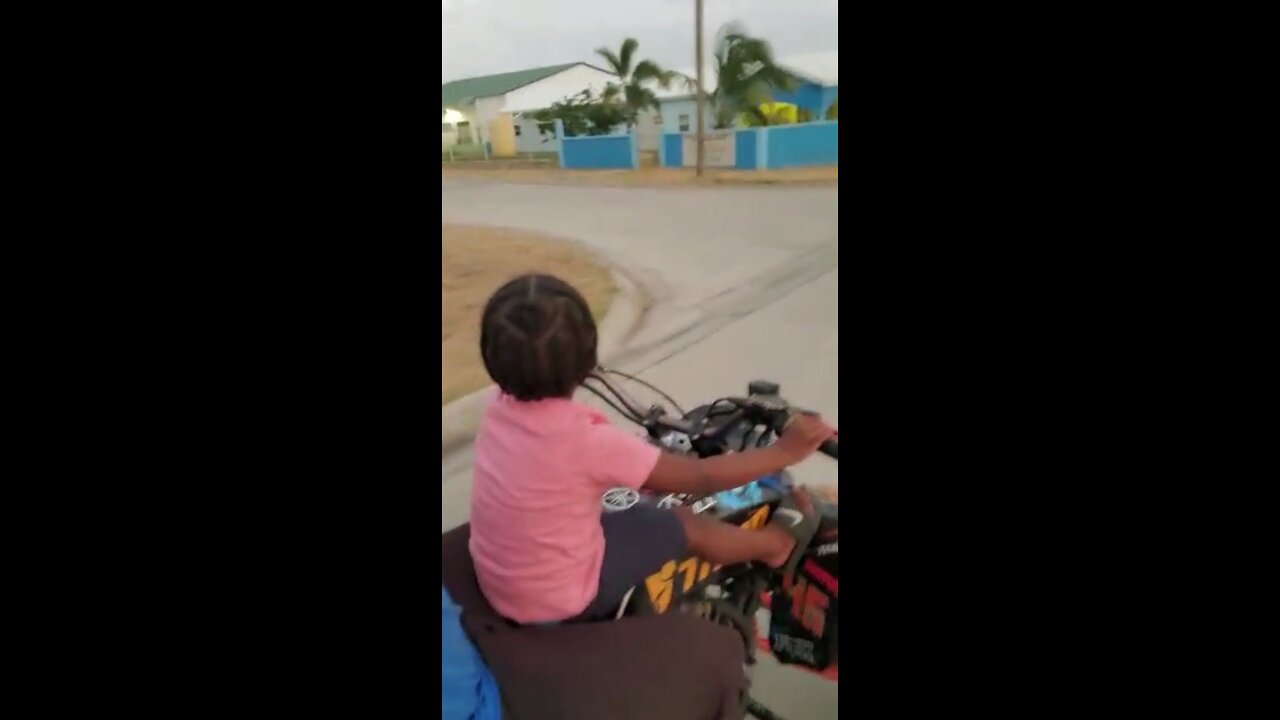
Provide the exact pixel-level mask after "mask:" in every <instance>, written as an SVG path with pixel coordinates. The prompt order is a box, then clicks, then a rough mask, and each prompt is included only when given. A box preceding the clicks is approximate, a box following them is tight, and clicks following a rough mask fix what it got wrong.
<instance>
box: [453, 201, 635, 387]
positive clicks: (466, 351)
mask: <svg viewBox="0 0 1280 720" xmlns="http://www.w3.org/2000/svg"><path fill="white" fill-rule="evenodd" d="M526 272H544V273H548V274H551V275H555V276H557V277H560V278H562V279H564V280H565V281H566V282H568V283H569V284H571V285H573V286H574V287H576V288H577V289H578V291H579V292H581V293H582V295H583V297H585V298H586V299H587V303H588V304H590V306H591V311H592V314H594V315H595V318H596V322H599V321H600V320H601V319H602V318H603V317H604V314H605V311H607V310H608V309H609V301H610V300H611V299H612V298H613V293H614V287H613V280H612V278H611V277H610V273H609V270H608V269H607V268H605V267H604V266H603V265H601V264H600V262H599V260H598V259H597V258H596V257H595V256H594V255H592V254H591V252H589V251H588V250H586V249H585V248H582V247H580V246H578V245H575V244H573V243H570V242H566V241H564V240H557V239H555V238H549V237H545V236H540V235H536V234H533V233H527V232H523V231H518V230H507V229H504V228H491V227H477V226H467V225H444V226H443V228H442V234H441V241H440V367H441V374H440V404H441V405H447V404H448V403H449V402H450V401H451V400H456V399H457V398H460V397H462V396H464V395H466V394H468V393H470V392H473V391H475V390H478V389H480V388H482V387H484V386H485V385H488V384H489V382H490V380H489V376H488V374H487V373H485V370H484V364H483V363H482V362H481V361H480V314H481V312H482V311H483V310H484V304H485V302H486V301H487V300H488V299H489V296H490V295H492V294H493V291H495V290H497V289H498V288H499V287H500V286H501V285H502V284H503V283H504V282H506V281H507V280H510V279H511V278H513V277H515V276H517V275H521V274H523V273H526Z"/></svg>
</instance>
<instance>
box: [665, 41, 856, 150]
mask: <svg viewBox="0 0 1280 720" xmlns="http://www.w3.org/2000/svg"><path fill="white" fill-rule="evenodd" d="M778 64H779V65H781V66H782V67H785V68H786V69H788V70H790V71H791V72H792V73H793V74H794V75H796V76H797V77H799V78H800V79H801V80H802V82H801V83H800V84H799V85H797V86H796V87H793V88H791V90H789V91H785V90H776V91H774V93H773V100H774V102H784V103H791V104H792V105H795V106H796V107H798V108H804V109H805V110H808V111H809V115H810V117H811V118H812V119H814V120H822V119H823V118H824V117H825V116H826V112H827V109H828V108H830V107H831V104H832V103H833V102H835V101H836V98H837V97H838V95H839V92H840V84H839V53H838V52H830V53H811V54H807V55H796V56H790V57H787V58H783V59H781V60H779V61H778ZM691 72H692V71H686V73H685V74H686V75H687V74H690V73H691ZM704 77H705V78H707V80H706V81H705V82H707V83H708V85H710V86H711V87H714V85H711V84H712V83H714V82H715V75H714V73H711V72H709V71H704ZM709 89H710V88H709ZM664 95H666V97H663V96H664ZM658 97H659V99H660V100H659V101H660V103H661V106H662V107H661V111H660V113H661V125H662V129H663V131H664V132H692V131H693V129H694V127H693V126H694V123H695V120H694V118H696V117H697V104H696V103H695V102H694V96H693V95H692V94H691V93H687V92H678V91H676V92H671V91H669V92H666V93H664V92H662V91H659V92H658ZM704 110H705V111H706V117H705V118H704V123H703V124H704V128H705V129H707V130H710V129H712V128H713V127H714V122H715V118H714V117H713V116H712V113H711V110H710V108H704ZM655 120H656V118H655Z"/></svg>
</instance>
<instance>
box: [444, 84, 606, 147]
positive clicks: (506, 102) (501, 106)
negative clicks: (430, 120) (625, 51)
mask: <svg viewBox="0 0 1280 720" xmlns="http://www.w3.org/2000/svg"><path fill="white" fill-rule="evenodd" d="M617 79H618V78H617V76H616V75H614V74H613V73H610V72H608V71H605V70H601V69H600V68H598V67H595V66H594V65H588V64H587V63H583V62H577V63H568V64H565V65H551V66H548V67H541V68H533V69H531V70H520V71H518V72H509V73H501V74H498V75H485V76H483V77H474V78H467V79H465V80H454V81H452V82H447V83H444V84H443V85H441V86H440V110H441V126H440V142H441V146H442V147H449V146H450V145H452V144H454V143H483V142H488V139H489V137H488V136H489V121H490V120H492V119H493V118H495V117H497V115H498V113H499V112H510V113H511V114H512V116H513V117H514V118H515V128H516V149H517V150H518V151H520V152H539V151H553V150H555V149H556V145H555V142H554V141H549V142H548V141H547V140H548V138H546V137H542V136H540V135H539V133H538V129H537V125H536V123H534V122H533V121H532V120H531V119H530V118H528V117H521V113H525V112H532V111H535V110H541V109H543V108H546V107H550V106H551V104H552V103H554V102H557V101H560V100H564V99H565V98H567V97H571V96H573V95H577V94H578V93H580V92H582V91H583V90H590V91H591V92H592V94H593V95H598V94H599V93H601V92H603V91H604V88H605V86H606V85H608V84H609V83H610V82H616V81H617Z"/></svg>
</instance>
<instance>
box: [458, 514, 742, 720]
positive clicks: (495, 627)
mask: <svg viewBox="0 0 1280 720" xmlns="http://www.w3.org/2000/svg"><path fill="white" fill-rule="evenodd" d="M470 537H471V526H470V525H462V526H460V527H458V528H455V529H453V530H450V531H449V532H447V533H444V534H443V535H442V536H441V538H440V550H441V555H440V559H441V572H440V574H441V584H442V585H443V586H444V587H445V588H446V589H447V590H448V591H449V595H450V596H452V598H453V600H454V601H455V602H456V603H457V604H458V605H459V606H461V607H462V625H463V628H464V629H465V630H466V632H467V635H468V636H469V637H470V638H471V640H472V641H473V642H474V643H475V645H476V647H477V648H478V649H479V651H480V655H481V657H483V658H484V662H485V664H486V665H487V666H488V668H489V670H490V672H492V673H493V676H494V678H495V679H496V680H497V684H498V691H499V693H500V694H501V697H502V711H503V717H504V718H505V719H506V720H542V719H544V718H545V719H546V720H576V719H578V718H581V719H582V720H599V718H636V719H637V720H639V719H641V718H644V719H648V718H655V717H661V718H669V719H670V720H739V719H740V718H742V717H743V716H744V713H745V707H746V702H747V691H748V689H749V682H748V680H747V678H746V674H745V673H744V671H743V664H744V662H745V660H746V656H745V651H744V649H743V647H742V640H741V639H740V638H739V636H738V634H737V633H735V632H734V631H732V630H730V629H728V628H725V627H722V626H719V625H715V624H713V623H710V622H707V621H705V620H702V619H699V618H696V617H692V616H688V615H682V614H679V613H668V614H666V615H650V616H641V617H627V618H623V619H621V620H616V621H612V622H602V623H582V624H565V625H553V626H536V627H535V626H524V627H518V626H515V625H513V624H512V623H510V622H508V621H506V620H505V619H503V618H502V617H501V616H499V615H498V614H497V613H496V612H494V610H493V608H491V607H489V604H488V602H486V601H485V599H484V596H483V595H482V594H481V592H480V588H479V585H478V584H477V583H476V577H475V569H474V565H473V564H472V561H471V554H470V552H469V551H468V542H469V540H470Z"/></svg>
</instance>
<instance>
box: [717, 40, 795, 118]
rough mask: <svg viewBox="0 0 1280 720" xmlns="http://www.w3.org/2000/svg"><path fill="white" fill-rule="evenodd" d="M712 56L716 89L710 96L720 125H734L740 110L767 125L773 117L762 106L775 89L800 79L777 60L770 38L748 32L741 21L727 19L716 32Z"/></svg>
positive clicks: (784, 88)
mask: <svg viewBox="0 0 1280 720" xmlns="http://www.w3.org/2000/svg"><path fill="white" fill-rule="evenodd" d="M711 59H712V63H713V69H714V70H715V74H716V89H715V92H714V93H711V94H710V96H709V100H710V102H711V105H712V107H713V108H714V109H713V113H714V120H713V122H714V123H715V127H717V128H727V127H732V125H733V119H734V118H735V117H737V116H738V115H740V114H748V115H752V116H754V117H755V121H756V122H757V123H758V124H760V125H768V124H769V120H770V118H768V117H766V116H765V114H764V112H763V111H762V110H761V109H760V106H761V105H762V104H764V103H767V102H769V101H770V99H771V98H772V96H773V91H774V90H783V91H789V90H791V89H792V88H794V87H795V86H796V85H797V84H799V82H800V78H798V77H796V75H795V74H794V73H792V72H790V71H789V70H787V69H786V68H784V67H782V66H781V65H778V64H777V62H775V61H774V58H773V48H771V47H770V46H769V43H768V42H767V41H765V40H762V39H760V38H756V37H752V36H750V35H748V34H747V30H746V28H745V27H743V26H742V25H741V24H739V23H732V22H731V23H726V24H725V25H724V26H723V27H721V28H720V31H719V32H718V33H716V49H715V52H714V53H713V54H712V56H711Z"/></svg>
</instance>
